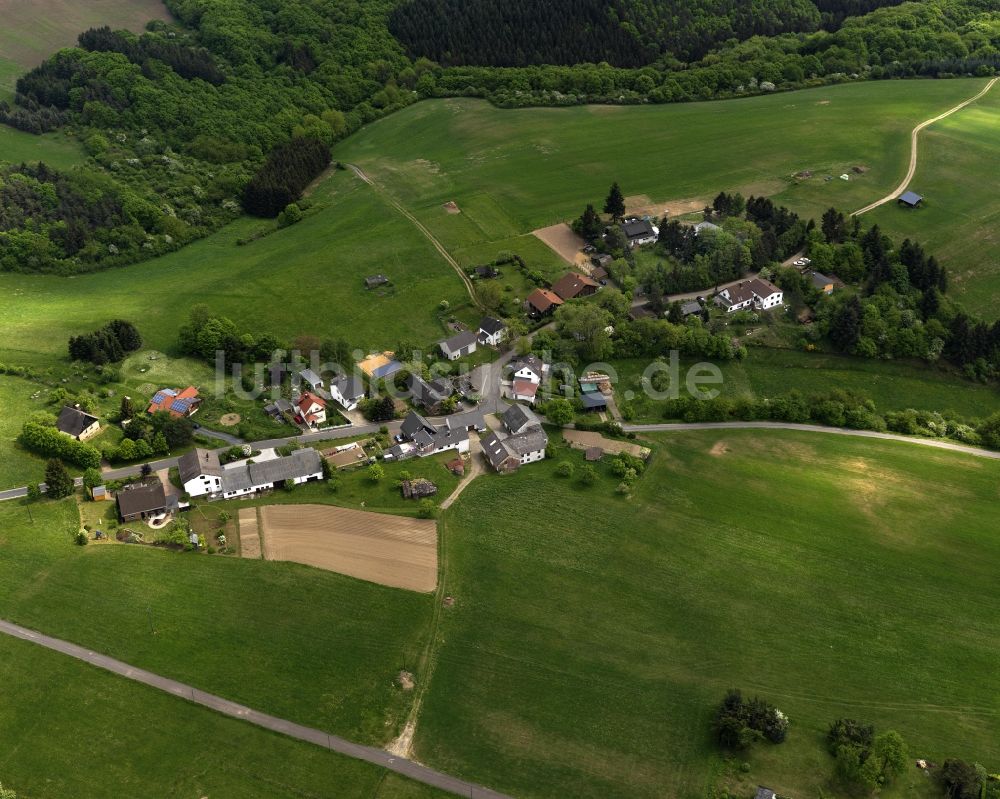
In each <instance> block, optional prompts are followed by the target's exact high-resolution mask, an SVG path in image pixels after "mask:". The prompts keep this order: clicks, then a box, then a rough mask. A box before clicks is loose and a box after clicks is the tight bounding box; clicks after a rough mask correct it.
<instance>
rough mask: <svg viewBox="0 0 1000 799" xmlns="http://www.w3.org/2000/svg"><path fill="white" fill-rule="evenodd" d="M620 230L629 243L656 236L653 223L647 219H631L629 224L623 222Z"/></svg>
mask: <svg viewBox="0 0 1000 799" xmlns="http://www.w3.org/2000/svg"><path fill="white" fill-rule="evenodd" d="M622 230H623V231H624V232H625V238H627V239H628V240H629V241H630V242H631V241H640V240H642V239H648V238H650V237H653V236H655V235H656V231H655V230H653V223H652V222H650V221H649V220H648V219H633V220H631V221H630V222H625V223H624V224H623V225H622Z"/></svg>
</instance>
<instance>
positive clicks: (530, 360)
mask: <svg viewBox="0 0 1000 799" xmlns="http://www.w3.org/2000/svg"><path fill="white" fill-rule="evenodd" d="M510 366H511V369H513V371H515V372H519V371H520V370H521V369H525V368H527V369H530V370H531V371H532V372H534V373H535V374H536V375H538V377H539V378H541V377H543V376H544V374H545V362H544V361H543V360H542V359H541V358H539V357H538V356H537V355H521V356H520V357H518V358H515V359H514V360H512V361H511V362H510Z"/></svg>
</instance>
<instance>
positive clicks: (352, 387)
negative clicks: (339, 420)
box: [332, 375, 365, 400]
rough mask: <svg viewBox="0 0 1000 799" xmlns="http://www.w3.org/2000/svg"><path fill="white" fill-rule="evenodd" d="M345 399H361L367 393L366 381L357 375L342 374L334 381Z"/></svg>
mask: <svg viewBox="0 0 1000 799" xmlns="http://www.w3.org/2000/svg"><path fill="white" fill-rule="evenodd" d="M332 385H334V386H336V387H337V390H338V391H339V392H340V395H341V396H342V397H343V398H344V399H352V400H353V399H360V398H361V397H363V396H364V395H365V383H364V381H363V380H362V379H361V378H360V377H358V376H357V375H341V376H340V377H338V378H337V379H336V380H334V381H333V383H332Z"/></svg>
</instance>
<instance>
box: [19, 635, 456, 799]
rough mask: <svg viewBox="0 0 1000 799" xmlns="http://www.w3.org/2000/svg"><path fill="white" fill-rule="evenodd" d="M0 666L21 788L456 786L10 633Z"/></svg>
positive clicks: (350, 796) (137, 790)
mask: <svg viewBox="0 0 1000 799" xmlns="http://www.w3.org/2000/svg"><path fill="white" fill-rule="evenodd" d="M241 666H242V664H241V663H234V664H233V666H232V667H233V670H234V671H238V670H239V668H240V667H241ZM0 677H2V679H3V684H4V701H3V703H2V704H0V739H2V740H4V741H6V742H8V743H9V745H8V746H5V747H4V752H3V754H2V755H0V772H2V774H3V784H4V786H5V787H6V788H10V789H12V790H16V791H17V792H18V796H31V797H56V796H86V797H89V799H117V797H120V796H161V797H167V796H176V797H180V796H194V797H198V796H211V797H213V799H242V798H243V797H247V796H254V797H259V798H260V799H286V797H289V796H316V797H318V796H332V795H336V796H337V797H338V799H341V798H343V799H372V797H377V799H444V797H445V796H447V794H444V793H441V792H439V791H435V790H433V789H431V788H425V787H424V786H422V785H419V784H417V783H414V782H410V781H409V780H405V779H403V778H401V777H398V776H397V775H395V774H390V773H387V772H384V771H382V770H381V769H378V768H375V767H373V766H369V765H368V764H365V763H360V762H358V761H355V760H349V759H348V758H345V757H340V756H338V755H335V754H333V753H331V752H327V751H325V750H323V749H320V748H318V747H314V746H310V745H309V744H305V743H301V742H298V741H293V740H291V739H288V738H285V737H283V736H280V735H275V734H272V733H268V732H265V731H264V730H260V729H257V728H256V727H252V726H250V725H249V724H243V723H241V722H239V721H236V720H234V719H229V718H226V717H224V716H221V715H218V714H216V713H213V712H211V711H209V710H206V709H205V708H202V707H198V706H197V705H192V704H189V703H187V702H185V701H183V700H181V699H178V698H176V697H173V696H168V695H167V694H163V693H160V692H159V691H155V690H153V689H152V688H147V687H146V686H144V685H138V684H136V683H133V682H130V681H128V680H125V679H123V678H120V677H116V676H113V675H110V674H107V673H105V672H102V671H98V670H97V669H94V668H91V667H90V666H87V665H85V664H83V663H80V662H78V661H76V660H73V659H72V658H69V657H66V656H64V655H61V654H58V653H55V652H50V651H48V650H45V649H42V648H41V647H38V646H35V645H34V644H30V643H27V642H24V641H18V640H15V639H12V638H8V637H6V636H4V637H2V638H0Z"/></svg>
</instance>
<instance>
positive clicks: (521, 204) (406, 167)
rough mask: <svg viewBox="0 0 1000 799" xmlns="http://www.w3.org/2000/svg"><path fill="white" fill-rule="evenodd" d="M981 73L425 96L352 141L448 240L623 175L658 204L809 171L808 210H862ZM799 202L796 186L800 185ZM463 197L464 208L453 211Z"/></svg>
mask: <svg viewBox="0 0 1000 799" xmlns="http://www.w3.org/2000/svg"><path fill="white" fill-rule="evenodd" d="M983 84H984V81H982V80H955V81H909V82H906V83H900V82H868V83H858V84H851V85H841V86H832V87H824V88H820V89H811V90H807V91H801V92H794V93H789V94H779V95H774V96H768V97H753V98H747V99H741V100H730V101H726V102H714V103H687V104H676V105H661V106H582V107H575V108H564V109H554V108H534V109H520V110H502V109H498V108H494V107H493V106H490V105H489V104H487V103H485V102H482V101H477V100H469V99H451V100H436V101H430V102H424V103H418V104H417V105H414V106H411V107H409V108H407V109H406V110H404V111H401V112H399V113H397V114H393V115H392V116H390V117H388V118H386V119H383V120H380V121H378V122H376V123H374V124H373V125H371V126H369V127H368V128H366V129H365V130H363V131H362V132H361V133H360V134H358V135H355V136H352V137H350V138H349V139H346V140H345V141H343V142H341V143H340V144H338V145H337V147H336V148H335V149H334V155H335V157H336V158H339V159H341V160H343V161H349V162H351V163H357V164H359V165H360V166H362V167H363V168H364V169H365V170H366V172H368V173H369V175H370V176H372V177H373V178H375V179H376V180H378V181H379V182H380V183H381V184H382V185H383V186H384V187H386V188H387V189H388V190H389V191H391V193H392V194H393V195H394V196H396V197H397V199H399V200H401V201H402V202H403V203H404V204H405V205H406V206H407V207H409V208H410V210H411V211H413V212H415V213H416V214H417V215H418V216H419V217H420V218H421V220H422V221H423V222H424V223H425V224H427V225H428V226H429V227H430V228H431V229H432V230H433V231H434V232H435V234H436V235H438V236H439V238H441V240H442V241H443V242H444V243H445V244H446V246H448V247H449V249H460V248H463V247H469V246H471V245H476V244H478V245H481V244H482V243H483V242H485V241H490V240H491V239H501V238H510V237H511V236H514V235H516V234H523V233H527V232H529V231H531V230H532V229H534V228H538V227H542V226H544V225H549V224H553V223H555V222H560V221H563V220H566V219H570V218H572V217H574V216H576V215H578V214H579V213H580V212H581V211H582V210H583V206H584V205H585V204H586V203H587V202H594V203H595V204H598V205H600V203H602V202H603V198H604V196H605V194H606V193H607V190H608V186H609V185H610V184H611V182H612V181H614V180H617V181H619V182H620V183H621V185H622V188H623V190H624V192H625V194H626V195H628V196H636V195H644V196H645V197H646V198H647V199H648V201H649V202H653V203H665V204H666V205H667V206H669V204H670V201H673V200H679V199H691V198H699V199H701V200H710V199H711V198H712V197H714V196H715V195H716V194H717V193H718V192H719V191H721V190H729V191H732V190H734V189H740V190H742V191H743V192H744V193H746V194H750V193H753V194H758V195H759V194H776V193H779V192H781V191H783V190H787V188H788V187H789V186H790V185H791V183H792V177H791V176H792V175H793V174H794V173H796V172H799V171H800V170H806V169H808V170H812V171H814V172H816V173H823V174H826V173H830V172H833V173H835V174H837V175H839V174H841V173H842V172H844V171H846V170H849V169H850V167H851V166H854V165H865V166H868V167H869V169H868V171H867V172H866V173H865V175H864V176H863V177H862V178H861V179H858V180H854V181H848V182H844V181H839V180H837V181H832V182H829V183H827V182H822V178H819V180H820V182H821V183H822V185H821V186H819V187H818V188H817V192H818V193H816V192H813V193H812V194H811V195H810V197H809V200H808V207H809V209H810V210H813V209H819V210H823V209H824V208H826V207H828V206H829V205H839V206H841V207H843V208H844V209H845V210H851V209H853V208H856V207H858V206H859V205H862V204H864V202H865V201H868V200H870V199H873V198H876V197H879V196H881V195H882V194H884V193H886V192H887V191H889V190H890V189H891V188H892V187H893V186H894V185H896V183H898V181H899V179H900V177H901V174H902V172H903V171H904V170H905V164H906V159H907V155H908V146H909V138H908V133H909V131H910V129H911V128H912V127H913V126H914V125H915V124H916V123H917V122H919V121H921V120H923V119H926V118H927V117H930V116H933V115H934V114H935V113H938V112H940V111H941V110H943V109H945V108H949V107H951V106H952V105H955V104H956V103H957V102H958V101H960V100H962V99H965V98H966V97H968V96H970V95H971V94H973V93H974V92H975V91H976V90H977V88H981V87H982V85H983ZM787 199H788V201H789V202H794V201H795V194H794V193H791V192H789V193H788V195H787ZM448 201H454V202H456V203H457V204H458V206H459V208H460V209H461V210H462V213H461V214H448V213H447V212H446V211H445V210H444V208H443V203H445V202H448Z"/></svg>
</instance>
